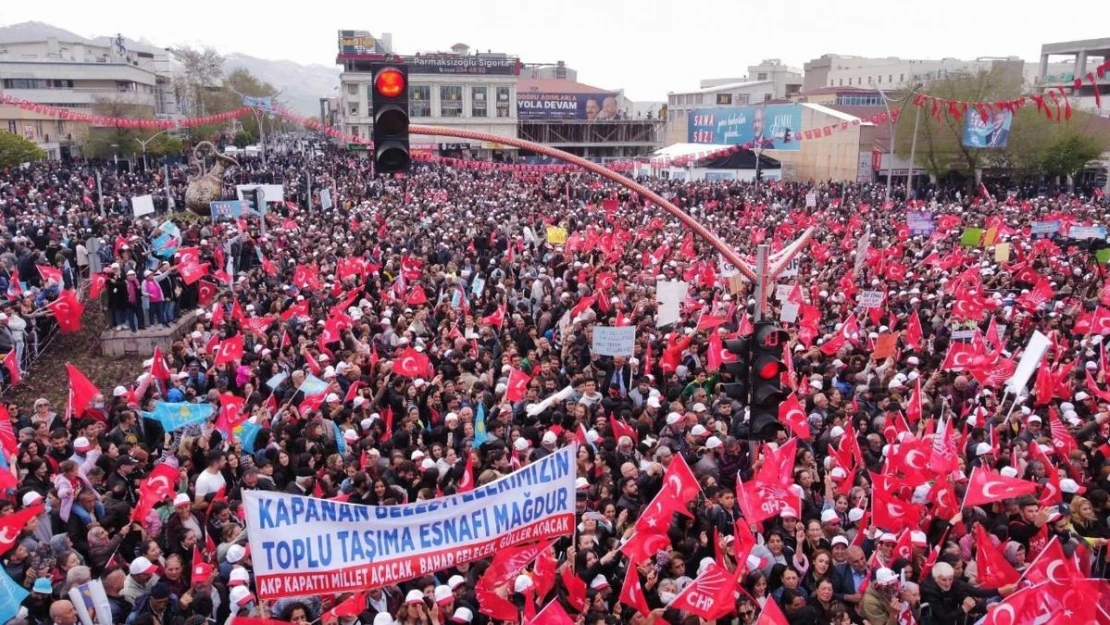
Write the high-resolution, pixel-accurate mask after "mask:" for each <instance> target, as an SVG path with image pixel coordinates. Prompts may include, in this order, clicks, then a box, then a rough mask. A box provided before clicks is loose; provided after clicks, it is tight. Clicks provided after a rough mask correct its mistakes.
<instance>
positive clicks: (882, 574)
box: [875, 566, 899, 586]
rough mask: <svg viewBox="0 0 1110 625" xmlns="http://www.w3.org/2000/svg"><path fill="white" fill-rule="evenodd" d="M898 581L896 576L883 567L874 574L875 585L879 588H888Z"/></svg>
mask: <svg viewBox="0 0 1110 625" xmlns="http://www.w3.org/2000/svg"><path fill="white" fill-rule="evenodd" d="M898 581H899V577H898V575H897V574H896V573H895V572H894V571H892V570H890V569H888V568H886V567H885V566H884V567H882V568H881V569H879V570H878V571H876V572H875V583H876V584H878V585H880V586H889V585H890V584H895V583H897V582H898Z"/></svg>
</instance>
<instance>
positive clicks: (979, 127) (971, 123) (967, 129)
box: [964, 110, 1014, 148]
mask: <svg viewBox="0 0 1110 625" xmlns="http://www.w3.org/2000/svg"><path fill="white" fill-rule="evenodd" d="M1013 122H1014V114H1013V113H1012V112H1010V111H1002V110H998V111H994V112H993V113H991V114H990V115H989V116H988V117H987V121H983V116H982V115H976V114H975V113H969V114H968V115H967V116H966V118H965V120H964V146H965V147H969V148H1004V147H1006V142H1007V141H1009V140H1010V124H1012V123H1013Z"/></svg>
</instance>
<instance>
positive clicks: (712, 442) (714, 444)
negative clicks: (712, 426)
mask: <svg viewBox="0 0 1110 625" xmlns="http://www.w3.org/2000/svg"><path fill="white" fill-rule="evenodd" d="M722 445H724V443H722V442H721V439H719V438H717V437H716V436H710V437H709V439H708V440H706V441H705V448H706V449H717V448H718V447H720V446H722Z"/></svg>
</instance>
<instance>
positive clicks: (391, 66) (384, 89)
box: [370, 63, 409, 174]
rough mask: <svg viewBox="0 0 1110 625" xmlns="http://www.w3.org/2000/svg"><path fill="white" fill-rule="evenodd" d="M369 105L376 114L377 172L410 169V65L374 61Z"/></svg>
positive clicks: (375, 158)
mask: <svg viewBox="0 0 1110 625" xmlns="http://www.w3.org/2000/svg"><path fill="white" fill-rule="evenodd" d="M370 70H371V74H373V76H374V84H373V88H372V89H371V93H372V97H371V98H370V108H371V112H372V114H373V115H374V131H373V138H374V171H375V172H377V173H387V174H388V173H394V172H405V171H408V169H409V68H408V66H407V65H403V64H398V63H375V64H373V65H371V66H370Z"/></svg>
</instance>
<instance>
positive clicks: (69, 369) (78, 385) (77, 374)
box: [66, 362, 100, 416]
mask: <svg viewBox="0 0 1110 625" xmlns="http://www.w3.org/2000/svg"><path fill="white" fill-rule="evenodd" d="M66 374H68V376H69V397H70V402H71V405H72V406H73V414H75V415H77V416H81V413H83V412H84V411H85V408H88V406H89V404H90V403H91V402H92V400H93V398H94V397H96V396H97V395H99V394H100V389H99V388H97V387H96V385H95V384H93V383H92V382H91V381H90V380H89V378H87V377H85V374H84V373H81V370H80V369H78V368H77V367H75V366H73V365H71V364H69V363H68V362H67V363H66Z"/></svg>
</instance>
